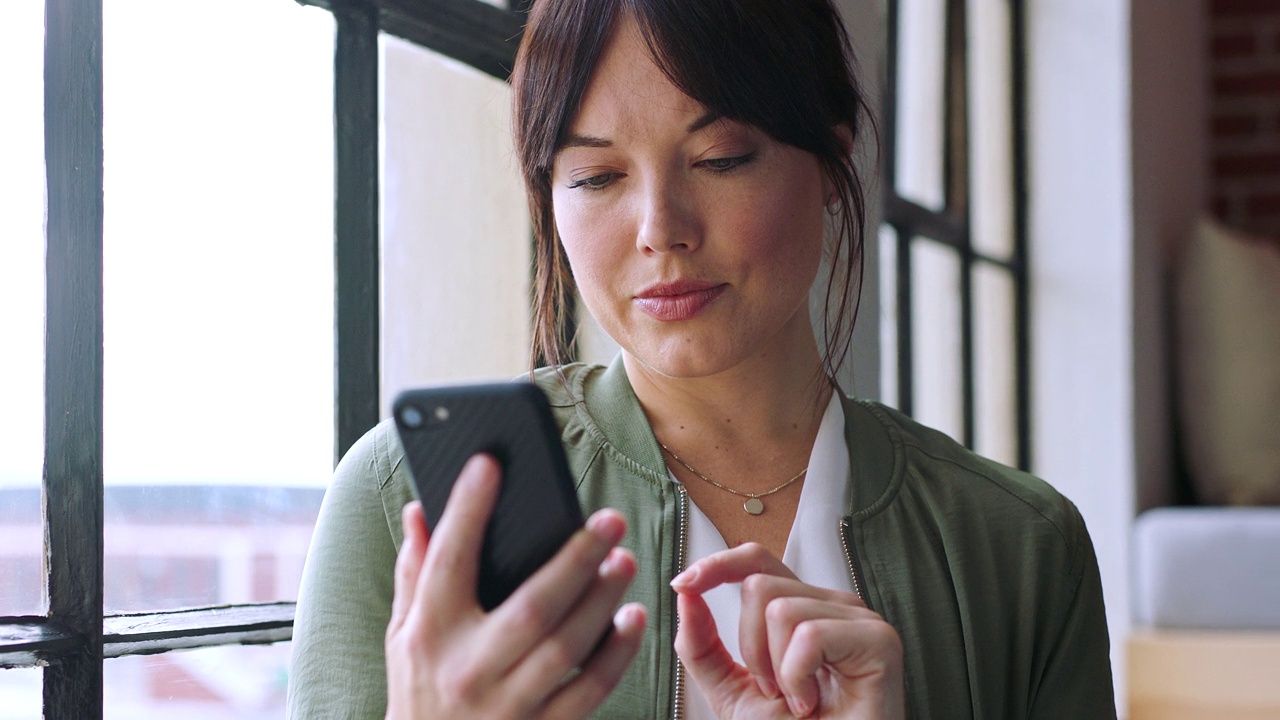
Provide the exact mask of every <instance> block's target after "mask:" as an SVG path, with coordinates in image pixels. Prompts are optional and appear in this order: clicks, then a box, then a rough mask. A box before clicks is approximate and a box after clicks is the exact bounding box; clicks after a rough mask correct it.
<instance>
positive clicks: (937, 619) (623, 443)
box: [290, 0, 1115, 718]
mask: <svg viewBox="0 0 1280 720" xmlns="http://www.w3.org/2000/svg"><path fill="white" fill-rule="evenodd" d="M849 56H850V54H849V48H848V41H847V38H846V36H845V33H844V30H843V28H842V26H841V25H840V22H839V20H838V16H837V14H836V12H835V10H834V9H833V8H832V6H831V5H830V2H829V0H791V1H789V2H779V0H541V2H539V3H537V4H536V5H535V9H534V11H533V13H532V14H531V16H530V19H529V24H528V26H527V29H526V32H525V36H524V39H523V41H522V45H521V50H520V55H519V59H518V62H517V66H516V69H515V72H514V74H513V88H514V106H515V128H516V147H517V153H518V155H519V158H520V162H521V166H522V169H523V172H524V175H525V180H526V185H527V188H528V192H529V198H530V205H531V209H532V212H533V218H534V225H535V233H536V235H537V241H538V250H537V263H538V277H537V291H538V307H537V316H536V326H537V329H536V341H535V348H534V353H535V357H543V358H547V359H548V360H550V362H551V364H552V367H551V368H549V369H542V370H539V371H536V372H535V373H534V381H535V382H537V383H538V384H539V385H541V387H542V388H543V390H545V391H546V392H547V394H548V396H549V398H550V400H551V404H552V406H553V408H554V410H555V412H556V413H557V419H558V422H559V423H560V426H561V429H562V439H563V443H564V447H565V451H566V454H567V455H568V458H569V462H570V466H571V469H572V470H573V473H574V476H575V480H576V481H577V483H578V488H579V496H580V499H581V501H582V503H583V506H584V508H585V509H587V510H588V511H594V514H593V515H592V517H591V519H590V520H589V521H588V527H587V529H585V530H583V531H582V532H580V533H579V534H577V535H576V536H575V537H574V538H573V539H571V540H570V542H569V543H568V544H567V545H566V547H565V548H564V549H563V550H562V551H561V552H560V554H558V555H557V556H556V558H555V559H553V560H552V562H551V563H549V564H548V565H547V566H545V567H544V568H543V569H542V570H541V571H539V573H538V574H537V575H535V576H534V577H533V578H532V579H531V580H530V581H529V582H527V583H526V584H525V585H524V586H522V587H521V588H520V590H519V591H517V593H516V594H514V595H513V596H512V597H511V598H510V599H508V601H507V602H506V603H504V604H503V605H502V606H500V607H499V608H497V609H496V610H494V611H493V612H492V613H489V614H485V613H483V612H482V611H481V610H480V608H479V607H478V605H477V603H476V600H475V595H474V591H473V588H474V573H475V562H476V560H475V558H476V554H477V553H478V548H479V543H480V530H481V529H482V528H483V527H484V522H485V519H486V518H487V513H488V511H489V509H490V508H491V507H492V503H493V500H494V498H495V497H496V490H497V487H498V484H499V483H500V478H499V472H498V469H497V467H496V465H495V464H494V462H493V461H492V460H491V459H487V458H484V457H478V458H475V459H473V461H472V462H471V463H470V464H469V465H468V466H467V468H466V469H465V470H464V471H463V473H462V475H461V476H460V478H459V482H458V483H457V485H456V486H455V489H454V493H453V495H452V496H451V498H450V502H449V506H448V509H447V510H446V513H445V516H444V517H443V518H442V520H441V522H440V524H439V526H438V527H436V528H434V529H433V534H432V536H431V538H430V541H429V542H428V539H427V537H426V532H425V530H424V527H423V520H422V514H421V509H420V508H419V507H418V506H417V505H416V503H412V502H410V500H411V494H410V491H409V489H408V488H409V480H408V477H407V471H406V469H405V468H404V467H403V464H401V463H400V456H401V451H400V449H399V447H398V445H397V443H396V440H395V436H394V432H393V430H392V429H391V428H390V426H389V425H387V424H385V423H384V424H383V425H380V426H379V427H378V428H376V429H375V430H373V431H372V432H371V433H370V434H369V435H368V436H366V438H364V439H363V440H362V441H361V442H360V443H358V444H357V445H356V447H354V448H353V449H352V451H351V452H350V453H349V454H348V456H347V457H346V458H345V459H344V460H343V462H342V464H341V465H340V467H339V469H338V471H337V474H336V477H335V481H334V484H333V487H332V489H331V490H330V492H329V494H328V496H327V497H326V499H325V505H324V509H323V511H322V514H321V519H320V522H319V525H318V526H317V530H316V539H315V541H314V544H313V547H312V551H311V554H310V557H309V558H308V563H307V569H306V572H305V575H304V581H303V587H302V592H301V595H300V598H299V606H298V619H297V624H296V627H295V651H294V652H295V656H294V677H293V684H292V686H291V700H290V702H291V709H292V711H293V715H294V716H295V717H330V716H332V717H378V716H382V715H383V714H384V713H385V714H386V715H387V717H395V718H427V717H585V716H587V715H590V714H592V713H594V714H595V716H597V717H602V718H630V717H645V718H648V717H673V716H674V717H696V718H704V717H720V718H748V717H751V718H755V717H810V716H812V717H858V718H901V717H906V716H910V717H915V718H926V717H935V718H944V717H945V718H951V717H975V718H1004V717H1021V718H1026V717H1031V718H1059V717H1061V718H1096V717H1114V715H1115V710H1114V707H1113V704H1112V703H1113V701H1112V689H1111V679H1110V667H1109V661H1108V641H1107V634H1106V622H1105V616H1104V613H1103V606H1102V594H1101V586H1100V580H1099V576H1098V569H1097V563H1096V560H1095V558H1094V554H1093V549H1092V546H1091V544H1090V542H1089V538H1088V534H1087V532H1086V531H1085V529H1084V525H1083V522H1082V521H1081V519H1080V516H1079V514H1078V513H1077V512H1076V510H1075V508H1074V507H1073V506H1072V505H1071V504H1070V503H1069V502H1068V501H1066V500H1065V499H1064V498H1062V497H1061V496H1060V495H1058V494H1057V493H1056V492H1054V491H1053V490H1052V489H1051V488H1050V487H1048V486H1047V485H1045V484H1044V483H1042V482H1040V481H1038V480H1036V479H1034V478H1031V477H1028V476H1026V475H1024V474H1022V473H1019V472H1017V471H1014V470H1010V469H1008V468H1005V467H1002V466H999V465H997V464H995V463H992V462H990V461H987V460H984V459H982V458H979V457H976V456H974V455H973V454H971V453H969V452H968V451H966V450H964V449H963V448H961V447H960V446H958V445H956V444H955V443H954V442H952V441H951V440H950V439H948V438H946V437H944V436H942V435H941V434H939V433H936V432H934V431H931V430H928V429H926V428H923V427H921V426H919V425H916V424H914V423H912V422H911V421H910V420H909V419H907V418H905V417H903V416H901V415H898V414H896V413H894V412H893V411H891V410H889V409H886V408H883V407H881V406H879V405H875V404H872V403H862V402H856V401H852V400H849V399H847V398H845V397H844V396H843V395H842V394H841V393H840V392H839V390H838V389H837V388H835V386H834V384H833V383H832V382H831V380H830V379H829V378H831V377H833V376H834V373H835V369H836V365H837V364H838V363H837V360H836V359H837V358H840V357H842V356H843V354H844V352H845V350H846V348H847V345H848V342H849V337H850V331H851V329H850V325H851V320H852V315H853V304H854V302H855V297H856V284H857V278H858V273H859V272H860V260H861V253H860V250H861V233H862V227H863V201H862V186H861V184H860V180H859V178H858V175H857V173H856V171H855V168H854V165H853V162H852V160H851V153H852V150H853V149H854V148H855V147H857V145H858V143H860V142H862V141H863V138H862V137H861V135H862V133H861V130H862V122H861V119H862V114H861V113H862V110H863V107H862V100H861V94H860V91H859V88H858V86H857V84H856V80H855V78H854V74H853V72H852V70H851V65H850V61H849V60H848V58H849ZM828 241H829V244H828ZM824 253H825V254H826V256H827V257H828V258H829V259H831V261H832V262H831V263H830V265H831V267H832V268H835V269H833V270H832V271H831V273H830V276H825V275H824V277H822V278H819V277H818V276H819V268H820V265H821V260H822V258H823V256H824ZM819 280H820V281H821V282H823V283H824V285H825V287H826V288H827V289H828V300H829V302H828V303H827V305H828V309H827V311H826V313H825V314H824V316H823V321H822V323H821V326H822V327H823V328H824V329H825V330H826V332H825V333H824V335H825V337H824V338H823V342H822V343H821V344H820V343H819V340H818V338H817V337H816V335H815V332H814V330H813V325H812V324H811V322H810V316H809V305H808V296H809V290H810V288H811V286H812V285H813V283H814V282H815V281H819ZM575 289H576V290H578V291H579V292H580V293H581V295H582V297H583V299H584V300H585V303H586V306H587V309H588V310H589V311H590V312H591V314H592V316H593V317H594V318H595V319H596V320H597V321H598V322H599V324H600V325H601V326H602V327H603V328H604V329H605V330H606V331H607V332H608V333H609V334H610V335H611V336H612V337H613V338H614V339H615V340H616V341H617V342H618V344H619V345H620V346H621V348H622V352H621V354H620V356H619V357H618V358H617V359H616V360H615V361H614V362H613V364H612V365H611V366H610V367H608V368H601V367H588V366H583V365H567V366H566V365H560V364H559V361H560V360H561V359H562V358H563V357H564V356H565V354H566V353H565V351H564V347H563V344H562V342H561V338H562V336H563V331H562V330H563V326H564V319H565V317H566V315H567V313H568V310H569V308H570V305H571V297H572V295H573V292H574V290H575ZM401 531H402V532H403V536H401V535H400V532H401ZM402 537H403V542H402ZM397 551H398V556H399V559H398V561H397V560H396V557H397ZM393 564H395V570H394V580H393V572H392V565H393ZM673 590H674V592H673ZM624 600H625V602H626V604H624V605H623V606H622V607H621V609H619V610H618V611H617V613H616V614H614V610H615V608H616V607H617V605H618V603H619V602H620V601H624ZM677 620H678V621H679V622H678V623H677ZM611 625H612V627H613V630H614V632H612V633H611V634H610V635H609V636H608V638H607V639H606V640H605V641H604V642H603V643H601V644H599V645H597V641H598V639H599V638H600V636H601V633H602V631H603V630H604V629H605V628H607V627H610V626H611ZM384 637H385V655H384Z"/></svg>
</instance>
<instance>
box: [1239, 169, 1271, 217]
mask: <svg viewBox="0 0 1280 720" xmlns="http://www.w3.org/2000/svg"><path fill="white" fill-rule="evenodd" d="M1277 183H1278V184H1280V178H1278V179H1277ZM1244 209H1245V212H1247V213H1248V214H1249V215H1251V216H1257V215H1280V193H1270V194H1265V195H1254V196H1253V197H1251V198H1249V199H1247V200H1245V203H1244Z"/></svg>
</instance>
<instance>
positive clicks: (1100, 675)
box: [1028, 508, 1116, 720]
mask: <svg viewBox="0 0 1280 720" xmlns="http://www.w3.org/2000/svg"><path fill="white" fill-rule="evenodd" d="M1072 509H1073V510H1074V508H1072ZM1073 516H1074V519H1075V521H1076V528H1077V534H1076V543H1075V545H1076V547H1075V555H1076V558H1075V560H1076V561H1075V563H1073V564H1075V565H1076V566H1077V567H1078V568H1079V570H1078V574H1075V577H1076V578H1077V579H1076V581H1075V583H1074V587H1072V586H1071V585H1070V584H1066V586H1065V587H1061V588H1059V589H1060V590H1061V591H1062V592H1063V594H1064V595H1065V596H1066V597H1069V598H1070V600H1069V601H1068V602H1067V603H1066V604H1065V613H1064V614H1063V616H1062V621H1061V622H1060V623H1059V624H1058V627H1059V630H1058V631H1057V632H1056V633H1055V634H1054V636H1052V637H1049V638H1046V640H1047V642H1046V645H1047V647H1048V648H1049V650H1048V654H1047V658H1046V661H1045V663H1044V665H1043V667H1044V671H1043V673H1042V675H1041V677H1040V679H1039V683H1038V684H1037V685H1036V688H1035V691H1034V693H1033V695H1032V697H1031V712H1030V714H1029V716H1028V717H1030V718H1032V720H1059V719H1061V720H1085V719H1089V720H1093V719H1094V718H1100V719H1101V718H1106V719H1108V720H1114V718H1115V717H1116V706H1115V691H1114V689H1113V685H1112V679H1111V647H1110V641H1109V639H1108V635H1107V613H1106V609H1105V607H1104V605H1103V600H1102V578H1101V575H1100V574H1099V571H1098V558H1097V556H1096V555H1095V554H1094V550H1093V543H1092V542H1091V541H1090V539H1089V533H1088V531H1087V530H1086V529H1085V526H1084V520H1083V519H1082V518H1081V517H1080V516H1079V514H1078V512H1077V513H1073ZM1046 605H1047V606H1049V607H1054V606H1058V605H1059V604H1058V603H1054V602H1052V601H1049V602H1047V603H1046Z"/></svg>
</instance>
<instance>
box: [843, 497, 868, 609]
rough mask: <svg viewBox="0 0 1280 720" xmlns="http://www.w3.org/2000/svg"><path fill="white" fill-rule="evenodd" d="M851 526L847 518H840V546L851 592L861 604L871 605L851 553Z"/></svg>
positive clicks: (856, 563) (856, 562) (855, 560)
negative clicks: (847, 568) (846, 567)
mask: <svg viewBox="0 0 1280 720" xmlns="http://www.w3.org/2000/svg"><path fill="white" fill-rule="evenodd" d="M850 529H851V526H850V524H849V519H848V518H840V547H842V548H844V561H845V564H847V565H848V566H849V579H850V580H853V592H854V594H856V595H857V596H858V599H859V600H862V602H863V604H864V605H866V606H867V607H871V601H870V600H868V599H867V594H866V593H865V592H863V585H862V576H861V574H860V573H859V572H858V561H857V559H856V558H855V557H854V554H853V544H852V543H851V542H850V540H849V531H850Z"/></svg>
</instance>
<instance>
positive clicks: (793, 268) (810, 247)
mask: <svg viewBox="0 0 1280 720" xmlns="http://www.w3.org/2000/svg"><path fill="white" fill-rule="evenodd" d="M811 189H812V188H808V187H794V186H792V187H789V188H788V187H774V188H772V189H771V190H769V191H766V192H760V193H755V194H753V197H752V198H751V201H750V202H745V203H742V204H741V205H740V206H738V207H735V208H732V209H731V210H730V214H729V215H728V217H729V218H730V220H731V222H732V223H733V229H732V233H733V235H734V236H736V237H737V238H740V241H741V246H740V247H741V248H742V250H743V252H744V253H745V254H747V255H748V256H749V257H750V258H751V259H753V260H756V261H759V262H760V264H761V265H762V267H763V269H764V271H765V272H767V273H769V274H770V275H773V276H779V275H785V276H787V277H788V278H791V279H798V280H799V281H801V283H802V284H805V286H806V290H807V284H808V282H811V281H812V277H811V276H812V275H814V274H816V272H817V267H818V263H819V261H820V259H821V256H822V244H823V229H824V212H825V211H824V210H823V208H822V206H821V205H816V203H815V200H814V198H815V194H814V193H813V192H810V190H811ZM801 276H807V277H801ZM778 279H781V277H779V278H778Z"/></svg>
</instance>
